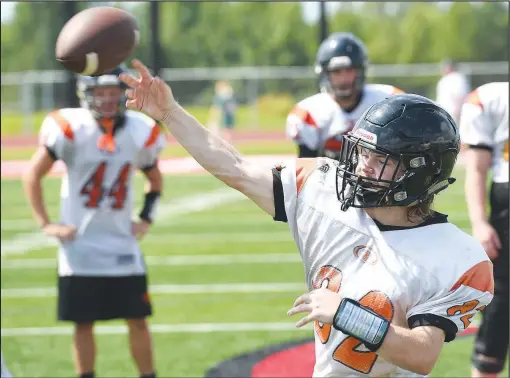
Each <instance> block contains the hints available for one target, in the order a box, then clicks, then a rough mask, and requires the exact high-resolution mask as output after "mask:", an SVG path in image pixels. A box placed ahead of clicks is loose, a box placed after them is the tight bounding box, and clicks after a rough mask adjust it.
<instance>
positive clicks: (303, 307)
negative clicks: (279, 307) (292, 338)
mask: <svg viewBox="0 0 510 378" xmlns="http://www.w3.org/2000/svg"><path fill="white" fill-rule="evenodd" d="M312 310H313V307H312V305H311V304H310V303H302V304H300V305H297V306H294V307H292V308H291V309H290V310H289V311H287V315H295V314H299V313H301V312H312Z"/></svg>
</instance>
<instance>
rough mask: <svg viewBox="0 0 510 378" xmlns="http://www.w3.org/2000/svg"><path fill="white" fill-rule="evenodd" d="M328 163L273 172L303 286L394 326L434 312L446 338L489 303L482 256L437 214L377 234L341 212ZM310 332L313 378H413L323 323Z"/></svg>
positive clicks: (359, 214)
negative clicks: (339, 297) (326, 292)
mask: <svg viewBox="0 0 510 378" xmlns="http://www.w3.org/2000/svg"><path fill="white" fill-rule="evenodd" d="M337 166H338V162H337V161H335V160H332V159H328V158H317V159H296V160H295V161H291V162H290V163H289V164H288V165H287V166H286V167H284V168H283V169H282V170H281V181H282V186H283V193H284V205H285V211H286V215H287V222H288V224H289V227H290V229H291V232H292V235H293V238H294V241H295V243H296V245H297V247H298V250H299V252H300V254H301V257H302V260H303V264H304V268H305V278H306V283H307V285H308V288H309V289H310V290H312V289H316V288H320V287H327V288H328V289H330V290H332V291H335V292H339V293H340V294H341V295H342V297H348V298H352V299H354V300H357V301H359V302H360V303H361V304H362V305H364V306H367V307H369V308H371V309H372V310H374V311H375V312H377V313H379V314H380V315H382V316H384V317H385V318H386V319H388V320H390V321H391V322H392V323H393V324H395V325H398V326H401V327H407V328H409V327H411V328H412V325H413V324H415V322H416V321H418V319H419V318H420V316H422V315H424V314H427V316H430V315H433V316H435V317H436V319H437V318H439V319H440V320H441V322H442V323H443V324H444V325H445V328H446V330H445V334H446V340H447V341H450V340H452V339H453V338H454V337H455V335H456V333H457V332H460V331H463V330H464V329H466V328H467V327H468V326H469V324H470V321H471V319H472V318H473V316H474V315H475V314H476V313H477V312H478V311H480V310H481V309H483V308H484V307H485V306H486V305H488V304H489V303H490V301H491V300H492V297H493V292H494V289H493V287H494V283H493V277H492V264H491V262H490V261H489V259H488V257H487V254H486V253H485V251H484V249H483V248H482V246H481V245H480V243H479V242H477V241H476V240H475V239H474V238H472V237H471V236H469V235H468V234H466V233H464V232H463V231H461V230H460V229H459V228H457V227H456V226H454V225H453V224H451V223H448V222H447V221H446V216H444V217H443V222H442V223H439V222H438V223H433V224H428V225H422V226H418V227H414V228H406V229H403V228H400V229H399V228H396V227H392V228H391V227H388V230H385V231H381V229H379V227H378V226H377V225H376V223H375V222H374V221H373V220H372V218H370V217H369V216H368V215H367V214H366V212H365V211H364V210H363V209H357V208H353V207H351V208H349V209H348V210H347V211H346V212H344V211H341V210H340V202H339V201H338V199H337V194H336V187H335V181H336V180H337V171H336V168H337ZM441 328H442V327H441ZM314 333H315V355H316V364H315V369H314V374H313V375H314V377H340V376H341V377H350V376H363V375H365V374H368V375H370V376H385V377H387V376H402V377H411V376H419V375H417V374H415V373H412V372H409V371H406V370H404V369H402V368H399V367H397V366H395V365H393V364H392V363H390V362H388V361H385V360H384V359H383V358H382V357H380V356H378V355H377V353H376V352H370V351H368V349H366V348H365V346H364V345H363V344H361V343H360V342H359V341H358V340H357V339H355V338H353V337H351V336H347V335H345V334H344V333H342V332H340V331H337V330H336V329H334V328H333V327H332V326H330V325H326V324H321V323H316V324H315V332H314Z"/></svg>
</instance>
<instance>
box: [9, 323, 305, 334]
mask: <svg viewBox="0 0 510 378" xmlns="http://www.w3.org/2000/svg"><path fill="white" fill-rule="evenodd" d="M150 329H151V332H152V333H211V332H261V331H270V332H288V331H306V332H311V331H312V325H311V324H308V325H306V326H305V327H302V328H296V323H291V322H279V323H278V322H275V323H195V324H193V323H183V324H152V325H151V326H150ZM94 333H95V334H99V335H124V334H126V333H127V327H126V326H125V325H115V326H108V325H96V326H95V327H94ZM72 334H73V328H72V327H62V326H60V327H34V328H4V329H2V337H21V336H49V335H65V336H67V335H72Z"/></svg>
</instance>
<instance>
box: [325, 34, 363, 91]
mask: <svg viewBox="0 0 510 378" xmlns="http://www.w3.org/2000/svg"><path fill="white" fill-rule="evenodd" d="M367 66H368V54H367V49H366V47H365V45H364V44H363V42H361V41H360V40H359V39H358V38H357V37H355V36H354V35H353V34H352V33H344V32H341V33H333V34H331V35H330V36H329V37H328V38H326V39H325V40H324V41H323V42H322V43H321V45H320V46H319V50H318V51H317V56H316V59H315V74H316V75H318V79H319V87H320V90H321V92H330V93H331V94H332V95H334V96H335V97H336V98H338V99H342V98H349V97H351V96H352V95H353V94H354V93H355V92H357V91H361V90H362V88H363V85H364V84H365V71H366V69H367ZM349 67H353V68H356V69H357V75H356V80H355V81H354V84H353V86H352V87H351V88H348V89H345V88H335V87H333V85H332V83H331V81H330V79H329V73H330V72H332V71H336V70H339V69H342V68H349Z"/></svg>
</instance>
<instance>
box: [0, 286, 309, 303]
mask: <svg viewBox="0 0 510 378" xmlns="http://www.w3.org/2000/svg"><path fill="white" fill-rule="evenodd" d="M305 290H306V286H305V284H304V283H297V282H292V283H280V282H265V283H227V284H189V285H150V286H149V292H150V293H151V294H230V293H294V292H296V293H299V292H300V291H305ZM56 295H57V290H56V288H54V287H29V288H13V289H2V294H1V297H2V299H4V298H49V297H55V296H56Z"/></svg>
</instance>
